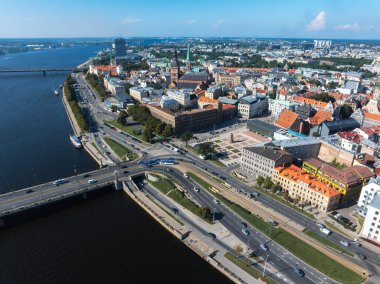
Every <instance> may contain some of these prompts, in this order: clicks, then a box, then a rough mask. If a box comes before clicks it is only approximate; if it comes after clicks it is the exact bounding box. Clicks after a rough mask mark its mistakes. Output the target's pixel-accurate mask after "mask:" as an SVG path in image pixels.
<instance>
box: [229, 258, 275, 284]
mask: <svg viewBox="0 0 380 284" xmlns="http://www.w3.org/2000/svg"><path fill="white" fill-rule="evenodd" d="M224 257H225V258H227V259H228V260H229V261H231V262H232V263H234V264H236V265H237V266H239V267H240V268H241V269H243V270H244V271H245V272H247V273H248V274H249V275H251V276H252V277H254V278H256V279H259V278H261V276H262V273H261V272H260V271H259V270H257V269H256V268H255V267H254V266H252V265H250V264H249V263H247V262H246V261H245V260H244V259H242V258H237V257H235V255H233V254H232V253H230V252H226V253H225V254H224ZM264 279H265V282H266V283H267V284H275V283H276V282H275V281H273V280H272V279H271V278H269V277H265V278H264Z"/></svg>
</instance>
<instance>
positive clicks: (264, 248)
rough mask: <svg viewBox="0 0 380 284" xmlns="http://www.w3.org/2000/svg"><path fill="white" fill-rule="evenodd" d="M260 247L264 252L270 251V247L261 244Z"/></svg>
mask: <svg viewBox="0 0 380 284" xmlns="http://www.w3.org/2000/svg"><path fill="white" fill-rule="evenodd" d="M260 247H261V249H262V250H265V251H267V250H269V247H268V246H267V245H266V244H260Z"/></svg>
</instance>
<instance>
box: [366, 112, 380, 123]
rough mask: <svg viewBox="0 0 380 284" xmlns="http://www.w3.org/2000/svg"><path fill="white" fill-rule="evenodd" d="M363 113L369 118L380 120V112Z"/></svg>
mask: <svg viewBox="0 0 380 284" xmlns="http://www.w3.org/2000/svg"><path fill="white" fill-rule="evenodd" d="M363 115H364V117H365V118H367V119H369V120H375V121H380V114H375V113H370V112H366V111H364V112H363Z"/></svg>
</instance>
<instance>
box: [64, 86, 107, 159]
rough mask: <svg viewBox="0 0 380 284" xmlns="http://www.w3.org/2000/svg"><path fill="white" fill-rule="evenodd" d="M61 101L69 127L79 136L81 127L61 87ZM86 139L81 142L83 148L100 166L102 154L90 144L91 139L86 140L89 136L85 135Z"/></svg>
mask: <svg viewBox="0 0 380 284" xmlns="http://www.w3.org/2000/svg"><path fill="white" fill-rule="evenodd" d="M62 103H63V106H64V108H65V111H66V114H67V117H68V119H69V122H70V125H71V128H72V129H73V132H74V134H75V135H77V136H80V135H81V133H82V132H81V128H80V127H79V124H78V122H77V120H76V119H75V115H74V113H73V111H72V109H71V107H70V104H69V102H68V101H67V98H66V95H65V89H64V88H63V89H62ZM85 139H86V141H83V140H82V141H83V142H82V145H83V148H84V149H85V150H86V151H87V153H89V154H90V156H91V157H92V158H93V159H94V160H95V161H96V162H97V163H98V164H99V165H100V166H101V165H102V158H103V157H102V156H101V155H100V154H99V151H98V150H97V149H96V148H95V147H94V146H93V145H92V144H91V141H88V139H91V137H87V136H86V138H85Z"/></svg>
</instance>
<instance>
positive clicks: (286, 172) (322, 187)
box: [276, 165, 340, 197]
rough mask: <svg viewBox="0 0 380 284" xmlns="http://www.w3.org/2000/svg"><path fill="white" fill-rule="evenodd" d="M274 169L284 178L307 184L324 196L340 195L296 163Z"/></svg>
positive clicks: (309, 187)
mask: <svg viewBox="0 0 380 284" xmlns="http://www.w3.org/2000/svg"><path fill="white" fill-rule="evenodd" d="M276 170H278V171H280V173H279V175H280V176H282V177H284V178H285V179H288V180H292V181H293V182H303V183H306V184H307V185H308V187H307V188H308V189H309V190H311V191H314V192H317V193H319V194H321V195H323V196H326V197H333V196H337V195H340V192H339V191H338V190H337V189H335V188H333V187H331V186H330V185H328V184H326V183H324V182H323V181H320V180H318V179H316V178H314V177H313V176H312V175H310V174H308V173H307V172H305V171H304V170H302V169H301V168H299V167H297V166H296V165H290V166H289V167H287V168H286V167H277V168H276Z"/></svg>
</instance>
